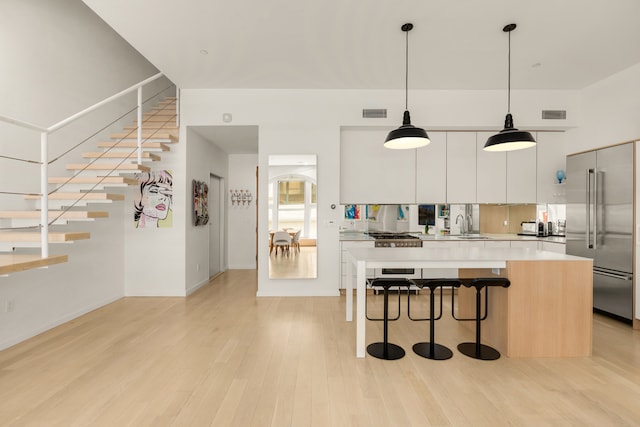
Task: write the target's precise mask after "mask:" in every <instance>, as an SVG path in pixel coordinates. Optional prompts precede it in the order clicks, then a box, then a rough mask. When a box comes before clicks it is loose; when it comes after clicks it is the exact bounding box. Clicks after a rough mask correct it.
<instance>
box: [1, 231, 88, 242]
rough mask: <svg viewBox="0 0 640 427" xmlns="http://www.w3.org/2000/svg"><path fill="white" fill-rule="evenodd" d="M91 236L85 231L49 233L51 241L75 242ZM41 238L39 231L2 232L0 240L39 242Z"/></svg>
mask: <svg viewBox="0 0 640 427" xmlns="http://www.w3.org/2000/svg"><path fill="white" fill-rule="evenodd" d="M90 237H91V234H90V233H85V232H72V233H63V232H54V233H49V243H64V242H73V241H74V240H87V239H88V238H90ZM40 239H41V237H40V233H39V232H35V233H34V232H27V233H23V232H19V231H15V232H2V233H0V242H39V241H40Z"/></svg>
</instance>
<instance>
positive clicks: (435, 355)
mask: <svg viewBox="0 0 640 427" xmlns="http://www.w3.org/2000/svg"><path fill="white" fill-rule="evenodd" d="M413 283H414V284H415V285H416V286H417V287H418V288H419V289H424V288H429V291H430V294H429V318H426V319H414V318H412V317H411V309H410V308H409V303H408V301H409V300H407V311H408V315H409V318H410V319H411V320H414V321H428V322H429V342H419V343H416V344H414V345H413V352H414V353H416V354H417V355H418V356H422V357H425V358H427V359H432V360H447V359H450V358H451V357H452V356H453V352H452V351H451V350H450V349H449V348H448V347H446V346H444V345H442V344H437V343H436V342H435V321H436V320H439V319H440V318H441V317H442V289H441V290H440V314H439V315H438V317H435V296H434V294H435V291H436V290H437V289H438V288H442V287H443V286H451V287H455V288H459V287H460V285H461V283H460V281H459V280H458V279H413Z"/></svg>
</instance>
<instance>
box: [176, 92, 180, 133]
mask: <svg viewBox="0 0 640 427" xmlns="http://www.w3.org/2000/svg"><path fill="white" fill-rule="evenodd" d="M176 127H178V128H179V127H180V89H178V86H176Z"/></svg>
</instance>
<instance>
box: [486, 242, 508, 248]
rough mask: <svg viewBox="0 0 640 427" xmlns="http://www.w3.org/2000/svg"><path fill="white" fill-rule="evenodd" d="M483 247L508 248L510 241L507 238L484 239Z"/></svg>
mask: <svg viewBox="0 0 640 427" xmlns="http://www.w3.org/2000/svg"><path fill="white" fill-rule="evenodd" d="M484 247H485V248H510V247H511V242H510V241H508V240H485V241H484Z"/></svg>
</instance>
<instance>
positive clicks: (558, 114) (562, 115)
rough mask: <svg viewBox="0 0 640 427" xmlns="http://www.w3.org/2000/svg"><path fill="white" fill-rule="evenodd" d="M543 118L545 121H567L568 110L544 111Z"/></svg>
mask: <svg viewBox="0 0 640 427" xmlns="http://www.w3.org/2000/svg"><path fill="white" fill-rule="evenodd" d="M542 118H543V119H545V120H566V119H567V111H566V110H542Z"/></svg>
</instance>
